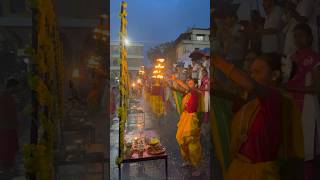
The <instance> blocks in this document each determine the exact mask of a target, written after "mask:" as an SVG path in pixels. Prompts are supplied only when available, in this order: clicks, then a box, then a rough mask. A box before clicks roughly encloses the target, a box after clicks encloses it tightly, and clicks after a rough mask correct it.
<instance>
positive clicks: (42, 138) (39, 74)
mask: <svg viewBox="0 0 320 180" xmlns="http://www.w3.org/2000/svg"><path fill="white" fill-rule="evenodd" d="M28 4H29V6H30V7H31V8H33V9H37V12H38V21H39V22H38V27H37V32H38V34H37V40H38V41H37V44H38V47H37V51H35V50H34V49H32V48H31V47H29V48H27V49H26V50H25V52H26V53H27V54H28V55H29V57H30V59H31V63H32V64H34V65H35V69H36V71H35V72H33V73H29V74H28V84H29V87H30V89H31V90H33V91H34V92H35V93H36V100H37V102H38V107H31V108H37V109H38V114H37V115H36V116H37V117H36V119H38V120H39V124H40V127H39V129H38V137H39V139H38V144H37V145H35V144H26V145H25V146H24V162H25V163H24V164H25V169H26V172H27V173H32V174H36V177H37V179H39V180H47V179H53V172H54V170H53V161H54V144H55V141H56V132H57V128H56V126H57V125H56V124H57V122H58V121H59V120H60V119H61V118H62V115H63V96H62V95H63V82H64V76H63V74H64V73H63V72H64V67H63V51H62V43H61V41H60V36H59V32H58V30H57V28H56V17H55V12H54V7H53V4H52V1H51V0H28ZM31 108H30V106H28V108H26V112H27V113H28V114H29V113H30V112H33V110H32V109H31Z"/></svg>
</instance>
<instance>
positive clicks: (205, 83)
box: [199, 76, 209, 94]
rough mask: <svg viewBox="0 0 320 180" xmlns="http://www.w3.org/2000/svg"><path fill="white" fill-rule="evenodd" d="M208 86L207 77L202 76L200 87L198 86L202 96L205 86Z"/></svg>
mask: <svg viewBox="0 0 320 180" xmlns="http://www.w3.org/2000/svg"><path fill="white" fill-rule="evenodd" d="M208 84H209V77H208V76H204V77H202V79H201V85H200V88H199V89H200V90H201V92H202V93H203V94H204V92H205V88H206V86H207V85H208Z"/></svg>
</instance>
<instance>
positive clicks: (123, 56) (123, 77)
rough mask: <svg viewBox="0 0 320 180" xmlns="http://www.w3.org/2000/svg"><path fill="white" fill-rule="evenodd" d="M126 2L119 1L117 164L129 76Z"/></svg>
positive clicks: (120, 153)
mask: <svg viewBox="0 0 320 180" xmlns="http://www.w3.org/2000/svg"><path fill="white" fill-rule="evenodd" d="M126 8H127V3H126V2H124V1H122V3H121V12H120V18H121V29H120V88H119V89H120V95H121V100H120V102H121V104H120V108H119V109H118V117H119V119H120V121H119V155H118V158H117V160H116V163H117V164H118V165H119V164H120V163H121V162H122V161H123V157H124V129H125V123H126V121H127V109H128V97H129V77H128V64H127V51H126V48H125V43H124V40H125V38H126V37H127V29H126V26H127V19H126V17H127V11H126Z"/></svg>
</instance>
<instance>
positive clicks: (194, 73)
mask: <svg viewBox="0 0 320 180" xmlns="http://www.w3.org/2000/svg"><path fill="white" fill-rule="evenodd" d="M199 70H200V66H199V65H198V64H195V65H192V78H193V79H198V78H199Z"/></svg>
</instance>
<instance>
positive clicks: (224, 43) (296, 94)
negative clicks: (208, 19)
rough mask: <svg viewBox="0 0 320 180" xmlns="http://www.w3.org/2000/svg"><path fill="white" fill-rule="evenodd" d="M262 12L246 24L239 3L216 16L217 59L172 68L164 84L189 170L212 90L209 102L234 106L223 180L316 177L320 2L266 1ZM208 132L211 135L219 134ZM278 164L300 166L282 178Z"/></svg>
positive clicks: (197, 160) (198, 158)
mask: <svg viewBox="0 0 320 180" xmlns="http://www.w3.org/2000/svg"><path fill="white" fill-rule="evenodd" d="M261 6H262V7H263V12H264V13H261V10H259V9H257V10H253V11H251V13H250V17H249V18H248V19H246V18H244V17H242V16H240V15H241V13H240V15H239V12H241V9H240V8H243V7H242V4H240V6H239V7H238V9H232V10H231V11H229V12H227V13H226V14H225V16H224V17H223V18H215V25H213V26H212V27H211V28H213V32H214V34H212V35H211V36H212V43H211V46H212V47H211V49H212V51H213V53H212V54H214V56H213V57H209V55H204V56H203V58H192V64H191V65H190V66H189V67H188V68H184V67H183V66H182V65H179V64H178V65H177V66H176V67H175V72H174V74H173V77H172V78H171V80H172V83H171V84H170V83H168V84H169V87H171V89H172V90H173V91H172V94H173V98H172V99H174V101H175V102H176V103H175V104H176V105H177V110H178V112H179V114H180V120H179V122H178V130H177V134H176V139H177V142H178V144H179V147H180V150H181V155H182V157H183V158H184V160H185V161H186V163H187V164H191V165H193V166H194V167H198V165H199V164H200V162H201V152H202V150H201V149H202V148H204V147H205V146H206V145H205V144H204V143H201V141H200V139H201V138H200V137H201V134H203V131H204V130H203V124H205V123H206V122H207V121H208V119H209V120H210V121H212V120H215V119H214V118H212V117H211V116H208V113H209V108H210V106H212V105H210V93H209V91H210V86H211V88H213V89H214V92H215V93H214V96H219V97H223V98H224V99H226V100H228V101H230V102H232V104H233V109H232V110H233V115H232V116H233V118H232V120H231V119H229V121H228V122H230V126H229V127H228V128H229V129H230V130H229V132H230V133H229V135H230V139H229V140H228V141H229V142H227V143H228V144H229V145H228V146H229V150H228V156H229V162H228V165H227V168H226V169H224V168H222V169H223V171H224V172H223V174H224V177H225V179H230V180H232V179H240V180H241V179H243V180H245V179H246V180H248V179H252V180H256V179H265V178H267V179H268V178H269V179H283V178H287V179H292V178H299V176H298V175H299V173H300V175H301V176H304V177H301V178H303V179H306V180H313V179H317V174H316V159H317V157H319V155H320V151H319V150H320V147H319V144H320V139H319V137H320V134H319V133H320V129H319V127H320V126H319V123H320V108H319V100H318V95H319V94H320V88H319V87H320V84H319V82H320V79H319V78H320V69H319V68H318V67H319V65H320V56H319V54H318V52H319V38H318V37H319V35H318V31H317V29H318V25H317V22H316V17H318V16H319V13H320V11H319V10H318V9H317V8H319V1H316V0H298V1H289V0H288V1H283V2H282V3H281V4H280V3H278V2H277V1H276V0H263V1H262V4H261ZM239 9H240V10H239ZM237 10H238V11H237ZM237 12H238V13H237ZM210 63H211V65H212V66H213V67H214V78H213V79H211V81H210V78H209V77H210V76H209V75H210V73H209V70H210ZM179 104H180V106H179ZM215 113H219V111H216V110H215ZM202 114H204V116H202ZM208 117H210V118H208ZM217 121H218V120H217ZM211 133H212V134H213V135H212V136H213V137H214V136H215V133H217V132H213V131H211ZM206 136H210V135H208V134H205V135H204V136H203V137H206ZM213 139H214V138H213ZM214 145H215V146H217V145H218V144H217V143H216V142H214ZM216 149H217V147H216ZM283 149H285V150H283ZM279 154H280V155H279ZM279 158H283V159H286V160H288V159H290V158H292V159H294V158H297V159H299V158H300V159H301V161H302V162H303V163H302V162H301V164H303V167H304V168H303V170H297V169H296V171H294V170H293V169H291V171H290V170H289V172H285V170H284V169H286V168H284V167H283V166H279V163H278V162H279V161H278V160H279ZM218 159H219V157H218ZM219 160H220V161H222V159H221V158H220V159H219ZM287 171H288V169H287ZM198 174H199V171H198V170H196V171H195V173H194V175H198Z"/></svg>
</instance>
